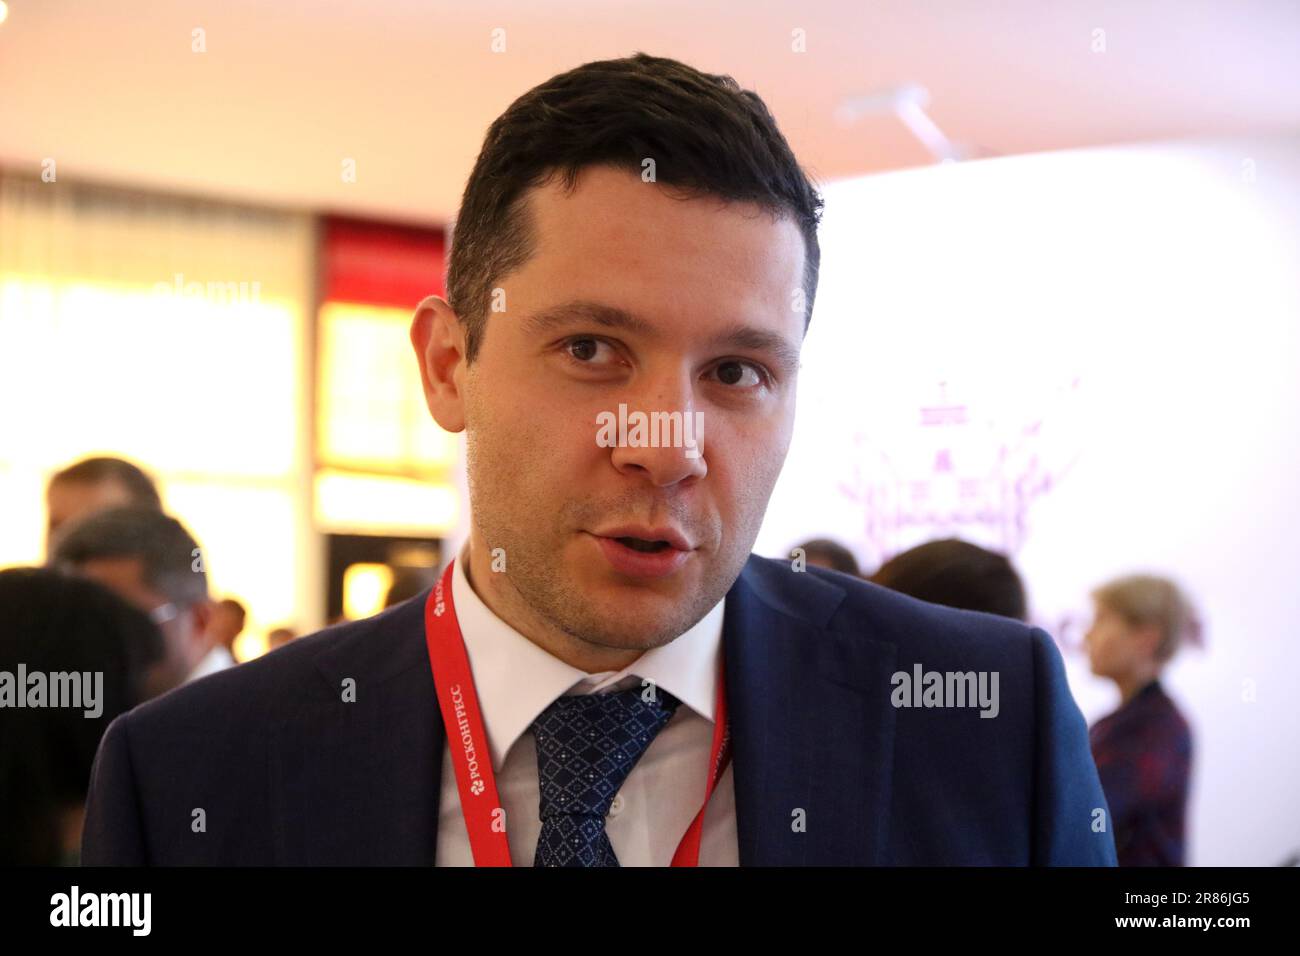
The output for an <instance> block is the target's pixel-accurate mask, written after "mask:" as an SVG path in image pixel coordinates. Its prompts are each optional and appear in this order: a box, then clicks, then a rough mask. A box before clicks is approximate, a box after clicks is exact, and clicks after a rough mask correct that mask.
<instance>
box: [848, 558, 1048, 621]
mask: <svg viewBox="0 0 1300 956" xmlns="http://www.w3.org/2000/svg"><path fill="white" fill-rule="evenodd" d="M870 580H871V581H874V582H875V583H876V584H880V585H883V586H884V587H887V588H889V589H890V590H891V591H899V592H901V593H903V594H908V595H911V596H912V597H914V598H919V599H921V600H922V601H930V602H932V603H934V604H943V605H946V606H947V607H955V608H962V609H964V610H967V611H984V612H986V613H988V614H999V615H1001V616H1002V617H1010V618H1015V619H1016V620H1018V621H1023V620H1025V617H1026V614H1027V606H1026V600H1025V586H1024V583H1023V582H1022V581H1021V580H1020V575H1019V574H1017V573H1016V569H1015V568H1014V567H1012V565H1011V562H1010V561H1009V560H1008V559H1007V557H1006V556H1005V555H1002V554H998V553H997V552H996V551H989V550H988V549H986V548H981V547H980V546H979V545H975V544H971V543H970V542H969V541H962V540H960V539H958V538H944V539H943V540H941V541H929V542H926V543H925V544H922V545H918V546H916V547H915V548H912V549H911V550H908V551H904V552H902V553H901V554H896V555H894V556H893V557H892V558H890V559H889V560H888V561H886V562H885V563H884V564H882V565H881V566H880V568H879V570H877V571H876V573H875V574H873V575H872V576H871V578H870Z"/></svg>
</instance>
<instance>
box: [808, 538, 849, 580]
mask: <svg viewBox="0 0 1300 956" xmlns="http://www.w3.org/2000/svg"><path fill="white" fill-rule="evenodd" d="M799 547H800V548H802V549H803V552H804V556H805V557H806V558H809V559H812V558H814V557H818V558H821V559H823V560H824V561H825V562H826V563H827V564H829V565H830V566H831V568H832V569H833V570H835V571H839V572H840V573H841V574H851V575H853V576H854V577H855V578H856V577H858V575H859V574H860V573H861V572H859V570H858V559H857V558H855V557H854V556H853V552H852V551H850V550H849V549H848V548H846V547H844V545H842V544H840V543H839V542H838V541H832V540H831V539H830V538H814V539H813V540H811V541H805V542H804V543H803V544H801V545H799Z"/></svg>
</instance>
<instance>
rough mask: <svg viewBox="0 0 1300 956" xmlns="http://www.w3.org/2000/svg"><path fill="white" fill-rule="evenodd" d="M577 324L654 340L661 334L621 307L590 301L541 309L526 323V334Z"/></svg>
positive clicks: (564, 303) (580, 300)
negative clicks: (617, 330) (623, 331)
mask: <svg viewBox="0 0 1300 956" xmlns="http://www.w3.org/2000/svg"><path fill="white" fill-rule="evenodd" d="M575 322H588V323H590V324H592V325H599V326H601V327H603V328H607V329H623V330H625V331H627V332H632V333H635V334H637V335H644V336H646V337H654V336H656V335H658V334H659V330H658V329H656V328H655V326H654V324H653V323H651V322H647V321H646V320H645V319H643V318H641V317H640V316H639V315H635V314H634V313H632V312H629V311H627V310H626V309H620V308H619V307H618V306H614V305H605V304H604V303H602V302H592V301H590V300H588V299H573V300H571V301H569V302H561V303H560V304H559V305H551V306H547V307H546V308H544V309H539V310H538V311H536V312H534V313H533V314H532V315H530V316H528V318H526V319H525V320H524V332H526V333H527V334H529V335H542V334H544V333H545V332H547V331H549V330H550V329H552V328H554V327H555V326H557V325H563V324H571V323H575Z"/></svg>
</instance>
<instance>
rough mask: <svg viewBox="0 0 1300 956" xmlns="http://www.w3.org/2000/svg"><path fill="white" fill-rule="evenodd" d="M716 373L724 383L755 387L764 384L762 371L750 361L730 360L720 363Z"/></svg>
mask: <svg viewBox="0 0 1300 956" xmlns="http://www.w3.org/2000/svg"><path fill="white" fill-rule="evenodd" d="M715 373H716V374H717V376H718V381H720V382H721V383H722V384H723V385H735V386H739V387H741V388H753V387H754V386H755V385H762V384H763V383H764V381H765V377H764V375H763V373H762V371H760V370H759V368H758V367H757V366H755V365H752V364H750V363H749V362H739V361H730V362H722V363H721V364H719V365H718V366H717V367H716V369H715Z"/></svg>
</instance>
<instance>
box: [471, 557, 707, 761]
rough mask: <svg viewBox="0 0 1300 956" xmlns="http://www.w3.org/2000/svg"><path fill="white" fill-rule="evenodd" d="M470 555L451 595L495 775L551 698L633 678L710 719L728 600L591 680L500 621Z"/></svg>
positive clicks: (590, 675) (599, 688)
mask: <svg viewBox="0 0 1300 956" xmlns="http://www.w3.org/2000/svg"><path fill="white" fill-rule="evenodd" d="M468 555H469V544H468V543H466V545H465V547H463V548H462V549H461V552H460V555H459V556H458V557H457V558H456V566H455V568H454V570H453V572H452V582H451V595H452V601H453V602H454V604H455V608H456V622H457V624H459V625H460V630H461V634H462V635H463V636H464V639H465V651H466V654H467V656H468V657H469V665H470V673H471V674H472V675H473V677H474V689H475V691H476V692H477V694H478V700H479V709H480V711H481V712H482V715H483V728H484V730H485V731H486V732H487V737H488V743H489V745H490V746H491V748H492V766H493V768H494V769H495V770H498V771H499V770H500V769H501V765H502V764H503V763H504V762H505V759H506V755H507V754H508V753H509V751H510V748H511V747H513V746H514V744H515V741H517V740H518V739H519V738H520V737H521V736H523V734H524V733H525V732H526V731H527V730H528V727H529V725H531V724H532V722H533V721H534V720H535V719H536V718H537V716H538V715H539V714H540V713H541V712H542V711H543V710H545V709H546V708H547V707H548V706H550V704H551V703H552V702H553V701H554V700H555V699H556V698H558V697H560V696H562V695H564V694H566V693H579V694H589V693H595V692H597V691H604V690H609V689H611V688H613V687H614V686H615V685H618V684H622V683H625V682H626V683H628V684H631V683H632V682H631V681H629V680H628V678H630V677H635V678H639V679H641V680H648V681H651V682H652V683H653V684H654V685H655V686H656V687H660V688H662V689H663V690H665V691H667V692H668V693H670V694H672V695H673V696H674V697H676V698H678V699H679V700H680V701H681V702H682V703H683V704H684V705H685V706H687V707H689V708H690V709H691V710H693V711H695V712H696V713H697V714H699V715H700V716H701V717H703V718H705V719H706V720H709V721H712V720H713V719H714V707H715V705H716V703H717V702H716V699H715V695H716V693H717V679H718V663H719V654H720V651H721V649H722V618H723V614H724V612H725V604H726V599H725V598H724V599H723V600H721V601H719V602H718V603H717V604H716V605H715V606H714V607H713V608H712V609H711V610H710V611H709V612H708V613H707V614H705V615H704V617H702V618H701V619H700V620H699V622H698V623H697V624H696V625H695V626H694V627H692V628H691V629H690V630H688V631H686V632H685V633H684V634H682V635H681V636H679V637H676V638H674V639H673V640H672V641H670V642H668V643H667V644H665V645H663V646H662V647H656V648H652V649H651V650H648V651H646V652H645V653H644V654H642V655H641V656H640V657H639V658H637V659H636V660H635V661H633V662H632V663H631V664H629V665H628V666H627V667H625V668H623V669H622V670H621V671H602V672H600V673H597V674H588V673H587V672H586V671H583V670H579V669H578V668H576V667H572V666H570V665H569V664H566V663H565V662H564V661H562V660H560V659H559V658H558V657H555V656H553V655H552V654H551V653H550V652H549V651H546V650H543V649H542V648H541V647H539V646H538V645H536V644H534V643H533V642H532V641H530V640H529V639H528V638H526V637H524V636H523V635H522V634H520V633H519V632H518V631H516V630H515V629H514V628H512V627H511V626H510V625H509V624H507V623H506V622H505V621H503V620H501V618H499V617H497V616H496V614H494V613H493V612H492V611H491V609H489V608H488V606H487V605H486V604H484V603H483V600H482V599H481V598H480V597H479V596H478V595H477V594H475V593H474V589H473V588H472V587H470V584H469V579H468V578H467V577H466V576H465V561H466V560H467V558H468Z"/></svg>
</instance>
